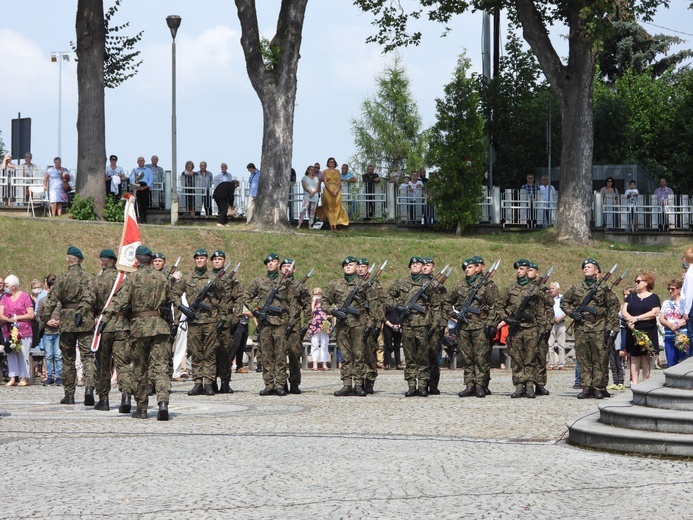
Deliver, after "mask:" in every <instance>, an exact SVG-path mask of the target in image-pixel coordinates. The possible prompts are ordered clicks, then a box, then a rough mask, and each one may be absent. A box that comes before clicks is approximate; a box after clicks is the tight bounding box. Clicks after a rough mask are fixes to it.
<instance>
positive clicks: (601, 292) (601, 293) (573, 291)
mask: <svg viewBox="0 0 693 520" xmlns="http://www.w3.org/2000/svg"><path fill="white" fill-rule="evenodd" d="M594 283H597V282H594ZM590 290H591V286H589V285H587V283H585V282H584V281H583V282H582V283H581V284H580V285H578V286H575V285H573V286H572V287H571V288H570V289H568V292H566V293H565V294H564V295H563V299H562V300H561V310H562V311H563V312H565V313H566V314H570V313H571V312H573V311H575V310H577V308H578V307H579V306H580V304H581V303H582V300H584V298H585V296H586V295H587V293H588V292H589V291H590ZM614 302H615V303H614ZM588 305H589V306H590V307H594V309H595V310H596V311H597V314H596V315H595V314H591V313H589V312H583V313H582V317H583V318H584V321H583V322H582V323H578V322H575V329H576V330H583V331H591V330H595V331H603V330H611V331H614V332H618V330H619V320H618V298H617V297H616V295H615V294H614V293H613V292H612V291H611V289H609V288H608V287H604V286H603V285H600V286H599V289H597V292H596V293H595V294H594V297H593V298H592V300H591V301H590V302H589V304H588Z"/></svg>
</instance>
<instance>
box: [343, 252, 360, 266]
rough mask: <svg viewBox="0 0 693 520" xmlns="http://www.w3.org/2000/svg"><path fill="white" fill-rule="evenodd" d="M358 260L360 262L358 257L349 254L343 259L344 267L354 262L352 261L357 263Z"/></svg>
mask: <svg viewBox="0 0 693 520" xmlns="http://www.w3.org/2000/svg"><path fill="white" fill-rule="evenodd" d="M357 262H358V260H356V258H354V257H353V256H351V255H349V256H347V257H346V258H345V259H344V260H342V267H344V266H345V265H347V264H352V263H353V264H355V263H357Z"/></svg>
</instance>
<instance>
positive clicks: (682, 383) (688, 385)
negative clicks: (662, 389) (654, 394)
mask: <svg viewBox="0 0 693 520" xmlns="http://www.w3.org/2000/svg"><path fill="white" fill-rule="evenodd" d="M664 384H665V386H669V387H673V388H683V389H687V390H693V358H690V359H687V360H686V361H683V362H681V363H679V364H678V365H674V366H673V367H671V368H667V369H666V370H664Z"/></svg>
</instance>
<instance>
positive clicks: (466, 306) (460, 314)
mask: <svg viewBox="0 0 693 520" xmlns="http://www.w3.org/2000/svg"><path fill="white" fill-rule="evenodd" d="M500 263H501V261H500V260H498V261H497V262H496V263H495V264H493V265H492V266H491V269H489V270H488V271H487V272H486V273H485V274H484V276H483V278H482V279H481V280H479V281H478V282H477V284H476V285H475V286H474V287H472V290H471V291H469V294H468V295H467V299H466V300H464V303H463V304H462V307H460V310H458V311H453V313H452V317H453V318H455V319H456V320H457V327H456V328H457V329H458V330H459V327H460V324H465V325H466V324H467V323H469V318H467V313H469V314H474V315H475V316H478V315H479V314H480V313H481V309H478V308H476V307H472V304H473V303H474V300H475V299H477V298H476V295H477V293H478V292H479V290H480V289H481V287H482V286H484V285H486V283H488V281H489V280H490V279H491V278H492V277H493V275H494V274H496V271H497V270H498V267H499V266H500Z"/></svg>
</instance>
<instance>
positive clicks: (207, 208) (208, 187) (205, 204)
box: [196, 161, 214, 216]
mask: <svg viewBox="0 0 693 520" xmlns="http://www.w3.org/2000/svg"><path fill="white" fill-rule="evenodd" d="M196 184H197V187H198V188H204V189H205V191H204V195H202V197H201V198H202V204H201V206H202V210H201V211H203V212H204V216H208V215H211V214H212V189H213V186H214V175H213V174H212V172H210V171H209V170H207V162H206V161H200V171H198V172H197V179H196Z"/></svg>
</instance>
